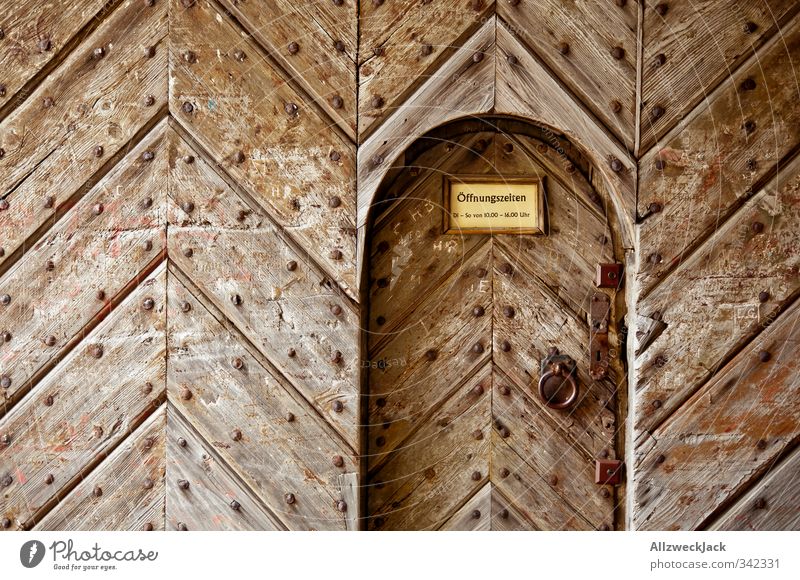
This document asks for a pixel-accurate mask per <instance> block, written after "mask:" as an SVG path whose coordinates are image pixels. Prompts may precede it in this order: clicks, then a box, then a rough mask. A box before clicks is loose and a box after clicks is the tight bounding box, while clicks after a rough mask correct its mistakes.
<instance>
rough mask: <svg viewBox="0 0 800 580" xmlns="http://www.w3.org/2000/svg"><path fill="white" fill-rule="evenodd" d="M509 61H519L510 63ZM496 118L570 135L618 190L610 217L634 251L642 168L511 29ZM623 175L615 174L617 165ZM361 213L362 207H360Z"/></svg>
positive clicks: (503, 50) (500, 31) (501, 54)
mask: <svg viewBox="0 0 800 580" xmlns="http://www.w3.org/2000/svg"><path fill="white" fill-rule="evenodd" d="M509 56H513V57H514V59H511V62H509V58H508V57H509ZM494 110H495V112H497V113H500V114H508V115H516V116H521V117H526V118H530V119H535V120H536V121H537V122H538V123H541V124H542V125H544V126H545V127H548V128H551V129H552V130H554V131H556V132H558V133H564V134H565V135H566V136H567V137H568V138H569V139H571V140H572V142H573V143H575V144H577V145H578V146H580V147H582V148H583V150H584V152H585V154H586V155H587V157H588V158H589V159H591V161H592V162H593V163H594V165H595V169H596V171H598V172H599V173H600V174H601V175H603V177H605V179H606V180H607V181H608V183H609V184H610V186H611V188H612V189H613V191H612V195H611V199H610V200H609V202H604V203H606V204H607V205H608V210H606V211H605V212H604V213H606V214H608V212H609V211H610V209H611V208H612V207H613V208H614V210H615V211H616V212H617V215H618V216H619V220H620V225H619V227H620V236H621V237H622V242H623V245H624V246H625V247H632V243H633V222H634V217H635V211H636V180H637V166H636V163H635V162H634V160H633V158H632V157H631V156H630V155H629V153H628V152H627V151H626V150H625V148H624V147H622V146H621V145H620V144H619V143H618V142H617V141H616V139H614V138H613V137H612V136H611V135H610V134H609V133H608V132H607V131H606V129H605V128H604V127H603V126H601V125H600V124H599V123H598V122H597V121H596V120H595V119H594V117H592V116H591V115H590V114H589V113H588V112H587V111H586V110H585V109H584V106H583V105H582V104H581V103H580V102H578V101H576V100H575V98H574V97H573V96H572V94H570V93H569V91H568V90H566V89H565V88H564V87H563V86H562V85H561V83H560V81H558V80H557V79H555V78H554V77H553V76H552V75H551V74H550V72H548V71H547V70H546V69H545V68H544V67H543V66H542V65H541V64H540V63H539V62H538V61H537V60H536V58H535V57H534V56H533V55H532V54H531V53H530V52H529V50H528V48H526V47H525V46H524V45H523V44H522V43H521V42H520V41H519V40H518V39H517V38H516V37H515V36H514V34H513V33H512V32H511V31H509V30H508V29H507V28H506V26H505V25H500V26H498V27H497V87H496V95H495V108H494ZM614 159H618V160H619V161H620V162H621V163H622V169H621V170H620V171H618V172H615V171H613V170H612V169H611V161H613V160H614ZM359 207H360V206H359Z"/></svg>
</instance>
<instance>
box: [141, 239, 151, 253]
mask: <svg viewBox="0 0 800 580" xmlns="http://www.w3.org/2000/svg"><path fill="white" fill-rule="evenodd" d="M142 249H143V250H144V251H145V252H149V251H150V250H152V249H153V242H151V241H150V240H145V241H144V242H142Z"/></svg>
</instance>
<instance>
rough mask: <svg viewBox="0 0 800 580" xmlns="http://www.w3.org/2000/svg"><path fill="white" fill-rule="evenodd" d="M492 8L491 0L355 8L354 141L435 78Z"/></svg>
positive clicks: (411, 0) (406, 1)
mask: <svg viewBox="0 0 800 580" xmlns="http://www.w3.org/2000/svg"><path fill="white" fill-rule="evenodd" d="M494 4H495V2H494V0H484V1H480V2H477V3H476V2H464V1H463V0H433V1H430V2H419V1H417V0H399V1H395V2H386V3H384V2H380V3H374V2H361V3H360V5H359V6H360V12H361V13H360V34H361V42H360V45H361V47H362V48H361V56H360V63H359V65H360V66H359V107H358V134H359V140H361V141H363V140H364V139H365V138H367V137H368V136H369V134H370V133H372V131H374V130H375V128H376V127H378V126H379V125H380V124H381V122H382V121H383V120H384V119H386V118H387V117H389V116H390V115H391V113H392V111H394V110H395V109H396V108H397V107H402V106H404V105H405V103H406V101H405V99H406V97H407V96H408V95H409V94H410V93H411V92H412V91H413V90H414V89H415V88H417V87H418V86H419V84H420V83H422V82H424V80H425V79H427V78H429V77H430V76H438V75H439V74H440V71H439V70H438V69H439V68H440V67H441V66H442V65H443V63H444V61H445V60H446V59H447V58H448V57H450V56H451V55H452V54H453V52H454V51H455V50H457V47H459V46H460V45H462V44H463V43H464V42H465V40H466V39H467V38H468V37H469V35H470V33H471V32H473V31H474V30H475V28H476V27H477V26H479V25H480V23H481V22H484V21H485V20H486V16H483V15H484V14H488V13H490V12H491V11H492V10H493V8H494ZM376 99H379V100H376ZM427 105H428V106H430V103H428V104H427Z"/></svg>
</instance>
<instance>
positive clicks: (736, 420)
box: [633, 302, 800, 530]
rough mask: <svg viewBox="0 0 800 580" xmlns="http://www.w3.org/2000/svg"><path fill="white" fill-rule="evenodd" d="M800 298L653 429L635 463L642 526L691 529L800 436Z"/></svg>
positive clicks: (637, 520)
mask: <svg viewBox="0 0 800 580" xmlns="http://www.w3.org/2000/svg"><path fill="white" fill-rule="evenodd" d="M799 349H800V302H795V304H794V305H793V306H792V307H791V308H790V309H789V310H788V311H787V312H786V313H785V314H783V315H782V316H781V317H780V318H778V320H777V321H775V322H774V323H772V325H770V326H769V328H767V330H765V331H764V332H763V333H762V334H761V335H760V336H759V337H758V338H757V339H756V340H755V341H753V342H752V343H751V344H749V345H748V346H747V348H745V349H744V350H743V351H742V352H741V353H739V354H738V355H737V356H736V358H734V359H733V360H732V361H731V363H730V364H728V365H727V366H726V367H725V368H724V369H723V370H722V371H721V372H720V373H719V374H717V376H715V377H714V379H713V380H712V381H710V382H709V383H708V384H706V385H705V386H704V387H703V388H702V389H701V390H700V391H698V392H697V393H696V394H695V395H694V396H693V397H692V398H691V399H690V400H689V401H688V402H687V403H686V404H685V405H683V406H682V407H681V409H680V410H679V411H678V412H676V413H675V414H674V415H673V416H672V417H671V418H670V419H669V420H668V421H667V422H666V423H664V425H662V426H661V427H659V428H658V429H657V430H656V431H655V432H654V433H653V439H654V440H655V444H654V445H653V446H652V448H651V449H650V451H649V452H648V453H646V454H643V455H641V456H640V458H639V459H638V461H637V464H636V466H635V470H636V479H635V482H636V483H635V505H634V511H633V521H634V525H635V526H636V528H637V529H649V530H663V529H693V528H696V527H698V526H701V525H703V523H704V522H706V520H707V519H708V518H709V517H710V516H712V514H714V513H715V511H716V510H717V509H718V508H719V507H720V506H721V505H722V504H724V503H726V502H728V501H729V500H731V499H733V498H735V497H736V495H737V494H738V493H740V492H741V491H743V490H744V489H746V487H747V486H748V485H749V484H750V483H751V482H752V481H753V480H754V478H756V477H758V476H759V475H761V474H762V473H763V472H765V471H766V470H767V469H769V466H770V465H771V464H772V462H773V461H774V460H775V458H776V457H778V456H779V455H780V454H781V452H782V451H783V450H784V449H786V447H787V446H788V445H793V444H795V443H796V442H797V441H798V440H800V404H798V401H797V390H798V377H800V372H798V371H800V361H799V360H798V357H797V353H798V352H799Z"/></svg>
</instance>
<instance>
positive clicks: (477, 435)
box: [472, 429, 483, 441]
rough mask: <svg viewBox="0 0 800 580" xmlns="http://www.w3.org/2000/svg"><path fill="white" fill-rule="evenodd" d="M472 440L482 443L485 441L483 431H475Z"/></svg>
mask: <svg viewBox="0 0 800 580" xmlns="http://www.w3.org/2000/svg"><path fill="white" fill-rule="evenodd" d="M472 438H473V439H476V440H478V441H480V440H481V439H483V431H481V430H480V429H475V430H474V431H473V432H472Z"/></svg>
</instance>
